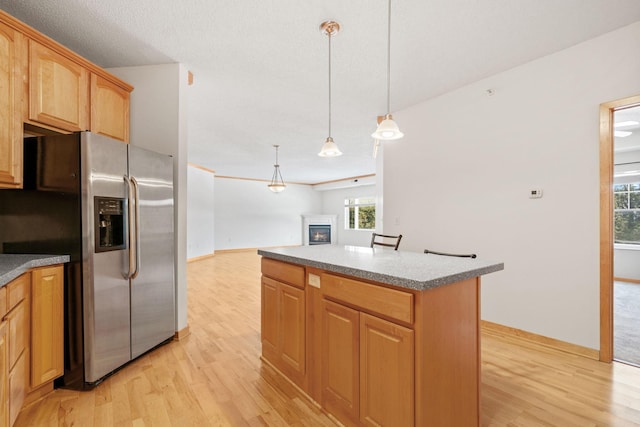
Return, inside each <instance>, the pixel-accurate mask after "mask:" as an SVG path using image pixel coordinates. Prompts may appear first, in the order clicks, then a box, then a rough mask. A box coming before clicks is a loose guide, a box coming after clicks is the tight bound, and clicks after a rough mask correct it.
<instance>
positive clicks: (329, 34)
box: [328, 29, 332, 138]
mask: <svg viewBox="0 0 640 427" xmlns="http://www.w3.org/2000/svg"><path fill="white" fill-rule="evenodd" d="M331 32H332V30H331V29H329V33H328V36H329V138H331Z"/></svg>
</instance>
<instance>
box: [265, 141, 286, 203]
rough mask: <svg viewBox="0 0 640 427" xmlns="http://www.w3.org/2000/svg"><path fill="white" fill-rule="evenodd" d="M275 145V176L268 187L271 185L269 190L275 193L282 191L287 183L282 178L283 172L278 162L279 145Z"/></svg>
mask: <svg viewBox="0 0 640 427" xmlns="http://www.w3.org/2000/svg"><path fill="white" fill-rule="evenodd" d="M274 147H276V164H275V165H273V166H274V169H273V177H272V178H271V184H269V185H268V187H269V190H271V191H273V192H274V193H280V192H282V191H283V190H284V189H285V187H286V185H285V184H284V181H283V180H282V174H281V173H280V165H279V164H278V147H279V145H274Z"/></svg>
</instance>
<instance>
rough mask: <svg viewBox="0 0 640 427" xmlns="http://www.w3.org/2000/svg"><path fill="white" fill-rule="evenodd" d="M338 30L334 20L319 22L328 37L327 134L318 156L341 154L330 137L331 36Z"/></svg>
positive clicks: (322, 31)
mask: <svg viewBox="0 0 640 427" xmlns="http://www.w3.org/2000/svg"><path fill="white" fill-rule="evenodd" d="M339 31H340V24H339V23H337V22H335V21H325V22H323V23H322V24H320V32H321V33H323V34H325V35H326V36H327V37H328V38H329V136H328V137H327V139H326V141H325V142H324V144H323V145H322V149H321V150H320V152H319V153H318V156H320V157H337V156H341V155H342V151H340V149H339V148H338V146H337V145H336V143H335V142H333V138H332V137H331V36H333V35H335V34H338V32H339Z"/></svg>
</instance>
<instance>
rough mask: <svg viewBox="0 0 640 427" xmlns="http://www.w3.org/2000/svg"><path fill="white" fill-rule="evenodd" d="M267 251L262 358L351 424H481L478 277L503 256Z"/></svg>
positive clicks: (325, 248)
mask: <svg viewBox="0 0 640 427" xmlns="http://www.w3.org/2000/svg"><path fill="white" fill-rule="evenodd" d="M258 254H259V255H262V318H261V320H262V329H261V332H262V359H263V360H264V361H265V362H266V363H268V364H269V365H271V366H273V367H274V368H275V369H277V370H278V371H280V372H281V373H282V374H283V375H284V376H285V377H286V378H288V379H289V380H290V381H291V382H292V383H294V384H295V385H296V386H298V387H299V388H300V389H302V391H304V393H306V394H307V395H308V396H309V397H310V398H311V399H312V400H314V401H315V402H317V403H318V404H319V405H320V406H321V407H322V408H323V409H324V410H325V411H327V412H328V413H329V414H331V415H332V416H333V417H335V418H336V419H337V420H338V421H339V422H341V423H342V424H345V425H349V426H360V425H382V426H394V427H395V426H478V425H480V276H481V275H484V274H488V273H492V272H496V271H500V270H502V269H503V268H504V265H503V264H502V263H498V262H490V261H484V260H479V259H470V258H455V257H447V256H440V255H432V254H428V255H427V254H422V253H414V252H405V251H393V250H389V249H378V248H376V249H373V248H363V247H352V246H335V245H318V246H303V247H290V248H280V249H269V250H266V249H265V250H259V251H258Z"/></svg>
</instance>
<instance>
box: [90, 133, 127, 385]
mask: <svg viewBox="0 0 640 427" xmlns="http://www.w3.org/2000/svg"><path fill="white" fill-rule="evenodd" d="M80 153H81V173H82V179H83V183H82V187H83V189H84V190H83V192H82V200H81V204H82V234H83V242H84V243H83V245H82V246H83V249H82V252H83V253H82V258H83V272H82V274H83V296H82V299H83V309H84V310H83V317H84V355H85V367H84V369H85V381H86V382H89V383H93V382H95V381H98V380H99V379H101V378H102V377H104V376H105V375H106V374H108V373H110V372H112V371H113V370H115V369H117V368H118V367H120V366H122V365H123V364H124V363H127V362H128V361H129V360H130V359H131V349H130V318H129V313H130V303H129V281H128V280H127V279H125V278H124V273H125V271H124V270H125V267H126V266H128V263H127V259H128V249H124V250H113V251H106V252H96V250H95V249H96V248H95V241H96V239H95V234H94V230H95V214H96V212H95V210H94V197H95V196H101V197H111V198H118V199H121V200H122V201H123V205H122V206H123V208H124V209H125V210H126V208H127V204H126V199H125V198H126V193H125V184H124V176H125V175H126V173H127V144H123V143H121V142H116V141H114V140H112V139H110V138H106V137H103V136H101V135H95V134H90V133H87V132H83V133H81V139H80ZM125 227H126V225H125Z"/></svg>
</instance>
